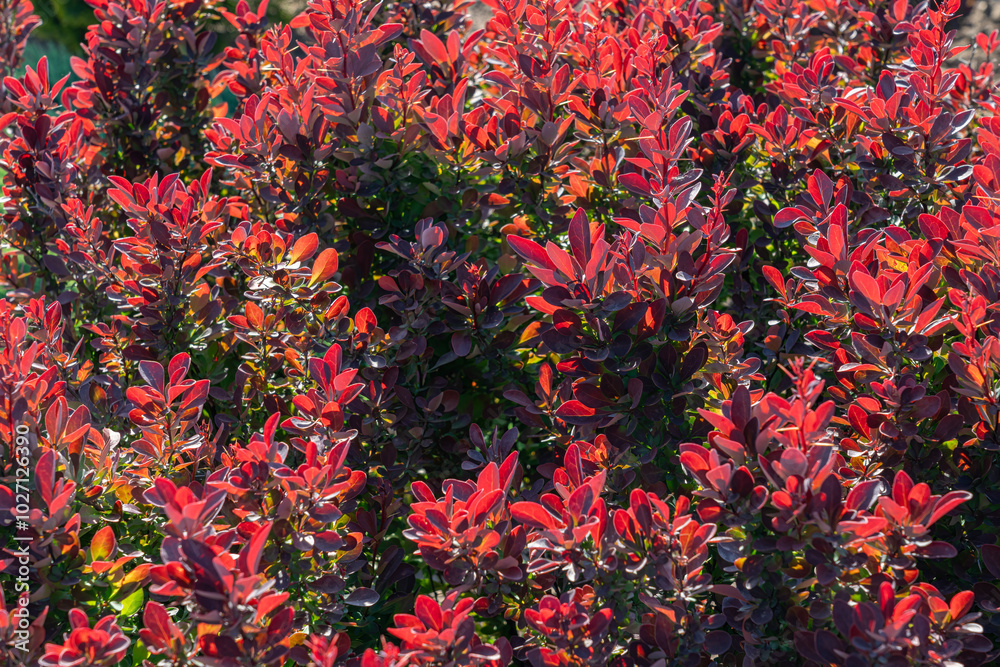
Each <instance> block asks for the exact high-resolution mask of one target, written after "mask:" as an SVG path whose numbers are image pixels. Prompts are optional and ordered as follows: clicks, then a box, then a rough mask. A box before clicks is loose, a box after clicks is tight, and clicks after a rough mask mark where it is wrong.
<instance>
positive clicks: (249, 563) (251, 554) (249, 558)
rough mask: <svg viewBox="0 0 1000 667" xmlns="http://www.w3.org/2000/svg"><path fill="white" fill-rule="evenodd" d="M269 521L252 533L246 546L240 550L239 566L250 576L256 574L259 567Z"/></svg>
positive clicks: (269, 528)
mask: <svg viewBox="0 0 1000 667" xmlns="http://www.w3.org/2000/svg"><path fill="white" fill-rule="evenodd" d="M271 525H272V524H271V522H270V521H268V522H267V523H265V524H264V525H263V527H261V529H260V530H258V531H257V532H256V533H254V536H253V537H251V538H250V541H249V542H247V544H246V546H244V547H243V549H242V550H240V556H239V561H238V562H239V567H240V570H242V571H243V573H244V574H246V575H248V576H250V575H254V574H257V572H258V571H259V568H260V557H261V555H262V554H263V553H264V545H265V544H267V536H268V535H269V534H270V533H271Z"/></svg>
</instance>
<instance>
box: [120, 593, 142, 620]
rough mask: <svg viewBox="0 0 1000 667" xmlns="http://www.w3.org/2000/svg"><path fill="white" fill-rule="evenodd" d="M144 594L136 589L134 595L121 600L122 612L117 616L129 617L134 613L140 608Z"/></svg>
mask: <svg viewBox="0 0 1000 667" xmlns="http://www.w3.org/2000/svg"><path fill="white" fill-rule="evenodd" d="M144 597H145V596H144V594H143V592H142V589H141V588H138V589H136V591H135V592H134V593H132V594H131V595H129V596H128V597H127V598H125V599H124V600H122V610H121V612H119V614H118V615H119V616H131V615H132V614H134V613H135V612H137V611H139V609H140V608H142V602H143V598H144Z"/></svg>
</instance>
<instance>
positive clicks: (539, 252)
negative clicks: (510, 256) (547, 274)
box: [507, 234, 555, 269]
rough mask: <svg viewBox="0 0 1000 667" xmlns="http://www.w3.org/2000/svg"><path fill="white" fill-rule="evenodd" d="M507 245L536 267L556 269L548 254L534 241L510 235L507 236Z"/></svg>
mask: <svg viewBox="0 0 1000 667" xmlns="http://www.w3.org/2000/svg"><path fill="white" fill-rule="evenodd" d="M507 243H509V244H510V247H511V248H512V249H513V250H514V252H516V253H517V254H518V255H520V256H521V257H523V258H524V259H526V260H528V261H529V262H531V263H532V264H534V265H535V266H539V267H542V268H545V269H555V266H554V265H553V264H552V263H551V262H550V261H549V255H548V253H546V252H545V249H544V248H542V246H540V245H538V244H537V243H535V242H534V241H532V240H530V239H523V238H521V237H520V236H514V235H513V234H510V235H508V236H507Z"/></svg>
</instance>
